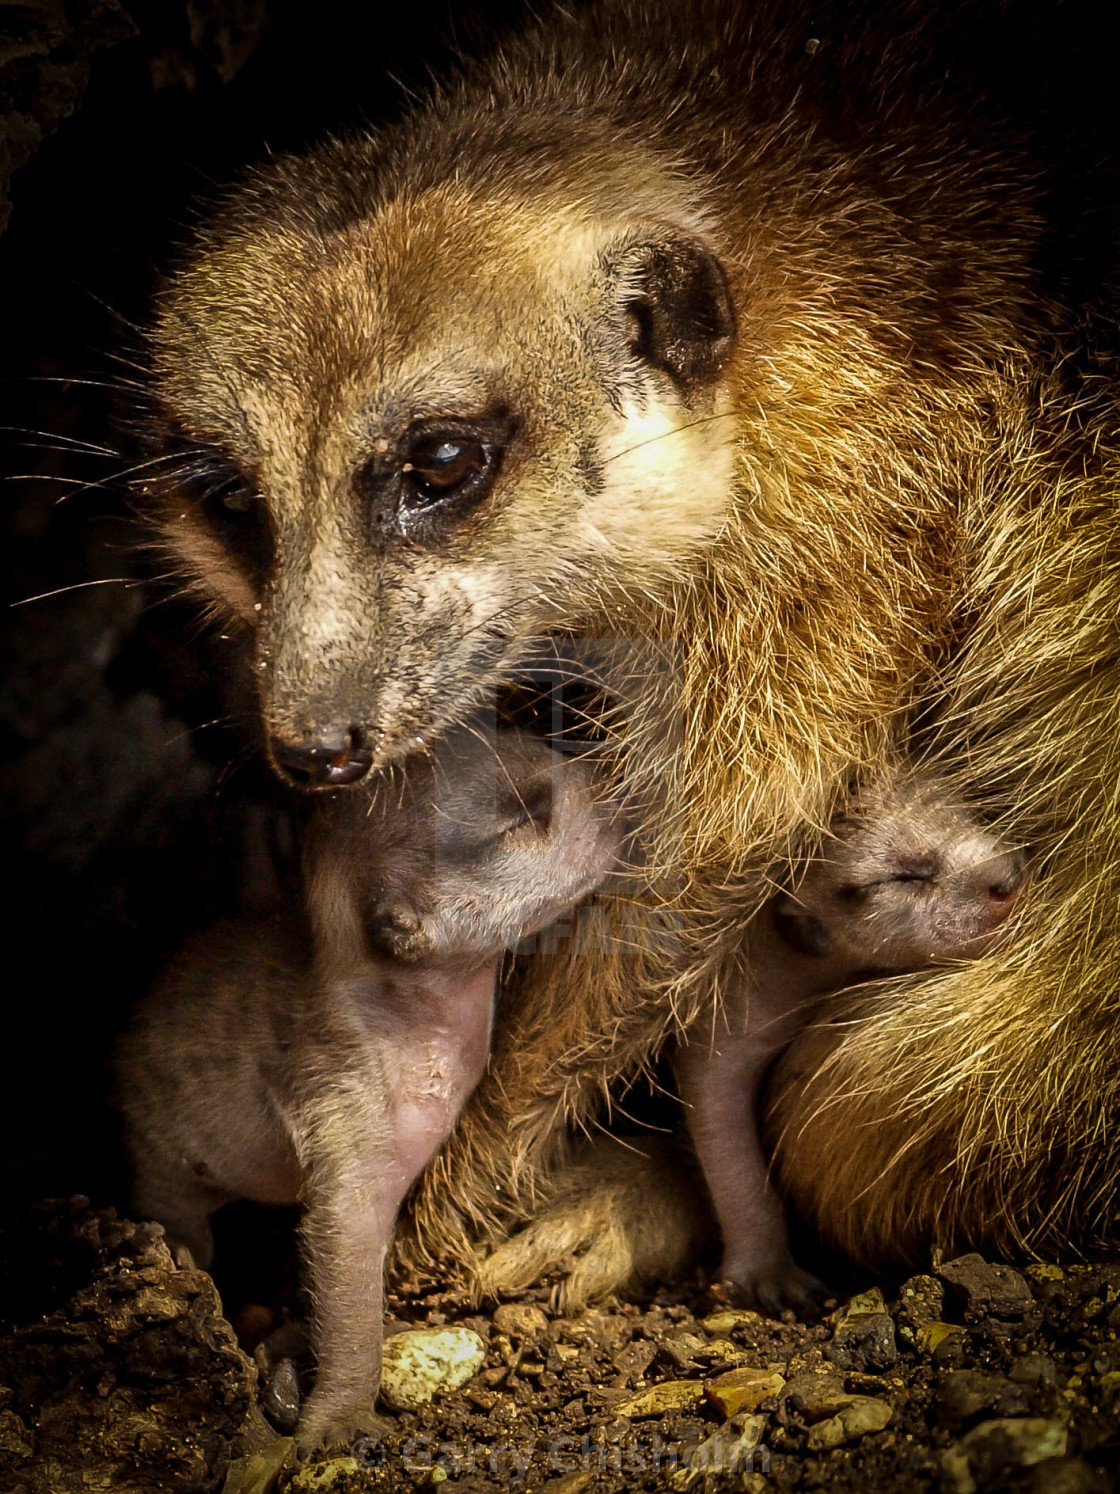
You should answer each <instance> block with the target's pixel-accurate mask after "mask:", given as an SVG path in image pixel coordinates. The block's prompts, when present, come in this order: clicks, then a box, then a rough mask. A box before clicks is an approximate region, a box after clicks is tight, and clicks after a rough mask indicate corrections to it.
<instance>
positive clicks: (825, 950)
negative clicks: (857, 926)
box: [774, 898, 833, 960]
mask: <svg viewBox="0 0 1120 1494" xmlns="http://www.w3.org/2000/svg"><path fill="white" fill-rule="evenodd" d="M774 924H775V926H776V928H777V930H778V933H779V934H780V935H781V936H782V938H783V939H784V940H785V941H786V943H787V944H788V945H789V946H790V948H791V949H794V950H796V951H797V953H798V954H802V955H808V956H810V958H812V959H816V960H822V959H826V958H827V957H828V956H829V955H830V954H831V953H832V950H833V943H832V935H831V934H830V933H829V932H828V930H827V929H826V928H825V926H824V924H823V923H822V922H821V921H820V919H819V918H814V917H813V915H812V914H811V913H805V912H803V911H802V910H801V909H799V908H798V907H796V905H792V906H790V905H788V900H786V899H781V898H780V899H778V901H777V903H776V905H775V907H774Z"/></svg>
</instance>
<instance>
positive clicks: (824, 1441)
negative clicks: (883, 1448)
mask: <svg viewBox="0 0 1120 1494" xmlns="http://www.w3.org/2000/svg"><path fill="white" fill-rule="evenodd" d="M892 1414H893V1413H892V1411H891V1408H890V1406H888V1405H887V1404H886V1402H885V1401H879V1400H876V1399H875V1397H874V1396H870V1395H854V1396H852V1397H851V1399H850V1401H849V1402H848V1404H847V1405H846V1406H844V1407H842V1408H841V1409H840V1410H839V1411H838V1412H837V1413H836V1415H835V1416H830V1417H829V1418H828V1420H827V1421H819V1422H817V1424H816V1426H814V1427H810V1428H809V1439H808V1440H809V1449H810V1451H811V1452H828V1451H830V1450H831V1449H832V1448H834V1447H842V1446H843V1444H844V1443H845V1442H855V1441H857V1440H858V1439H859V1438H860V1437H866V1436H867V1434H868V1433H869V1432H881V1431H882V1430H883V1428H884V1427H885V1426H886V1425H887V1423H888V1422H889V1421H890V1419H891V1416H892Z"/></svg>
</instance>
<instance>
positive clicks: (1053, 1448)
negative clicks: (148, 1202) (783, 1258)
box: [0, 1198, 1120, 1494]
mask: <svg viewBox="0 0 1120 1494" xmlns="http://www.w3.org/2000/svg"><path fill="white" fill-rule="evenodd" d="M280 1238H281V1239H283V1238H284V1236H283V1232H282V1231H281V1234H280ZM288 1239H289V1247H288V1249H289V1258H288V1259H287V1260H284V1259H283V1255H284V1251H283V1249H281V1251H280V1257H281V1261H280V1265H279V1266H277V1267H275V1268H271V1267H270V1268H268V1269H263V1270H262V1275H261V1279H260V1282H259V1283H258V1284H259V1285H261V1286H263V1287H264V1288H265V1290H264V1291H262V1292H260V1293H259V1295H260V1297H261V1298H267V1300H257V1301H254V1300H247V1301H244V1302H243V1303H241V1304H240V1306H239V1307H238V1308H237V1310H236V1312H235V1313H234V1318H235V1322H234V1323H233V1324H231V1323H229V1322H227V1320H226V1319H225V1318H224V1317H223V1316H222V1315H221V1308H220V1303H219V1299H218V1295H217V1291H216V1289H215V1287H214V1284H213V1283H212V1282H211V1280H210V1278H209V1277H208V1276H206V1275H204V1274H203V1273H201V1272H195V1271H179V1270H176V1269H175V1268H174V1266H173V1265H172V1262H171V1259H170V1257H169V1256H168V1254H167V1251H166V1249H165V1247H164V1245H163V1241H162V1238H161V1234H160V1231H159V1230H158V1228H157V1227H155V1226H151V1225H138V1224H133V1223H130V1222H128V1221H125V1220H121V1219H119V1218H118V1217H117V1216H116V1215H115V1214H114V1213H113V1212H112V1211H108V1210H104V1211H94V1210H91V1209H90V1208H89V1206H88V1204H87V1203H86V1201H85V1200H84V1199H81V1198H78V1199H72V1200H70V1201H69V1202H66V1203H48V1204H41V1205H37V1206H36V1207H35V1208H33V1209H32V1210H30V1211H22V1212H21V1213H20V1214H18V1215H17V1216H15V1217H12V1218H9V1219H8V1220H6V1221H5V1222H4V1225H3V1228H2V1230H0V1260H2V1261H3V1266H2V1267H0V1331H2V1334H3V1336H2V1337H0V1489H2V1490H4V1491H5V1494H70V1491H75V1494H77V1491H79V1490H80V1491H82V1494H89V1491H93V1490H112V1491H116V1490H138V1491H155V1490H168V1491H171V1490H174V1491H179V1490H183V1491H187V1490H190V1491H194V1490H199V1491H203V1490H206V1491H210V1490H214V1491H219V1490H220V1491H223V1494H270V1491H276V1494H285V1491H289V1494H313V1491H337V1494H359V1491H381V1490H398V1489H400V1490H408V1489H431V1488H435V1487H436V1486H438V1485H440V1484H446V1485H447V1487H448V1489H449V1490H450V1489H454V1490H462V1491H467V1490H472V1491H474V1490H479V1491H481V1490H484V1489H485V1490H489V1489H507V1488H516V1489H525V1490H546V1491H548V1494H582V1491H584V1490H587V1491H599V1490H603V1491H611V1494H614V1491H622V1490H630V1489H633V1490H639V1489H649V1490H653V1489H658V1490H660V1489H668V1490H677V1491H692V1490H696V1491H699V1494H709V1491H719V1490H747V1491H751V1494H767V1491H771V1490H773V1491H775V1494H778V1491H787V1490H815V1489H827V1490H836V1491H853V1494H855V1491H860V1494H865V1491H877V1494H895V1491H899V1494H910V1491H913V1494H918V1491H927V1490H944V1491H946V1494H991V1491H1004V1490H1008V1491H1011V1490H1014V1491H1022V1494H1108V1491H1110V1490H1113V1489H1115V1488H1116V1487H1117V1485H1116V1482H1115V1475H1116V1470H1117V1466H1118V1463H1120V1338H1118V1330H1120V1264H1118V1263H1108V1264H1096V1265H1094V1264H1067V1265H1064V1266H1055V1265H1044V1266H1040V1265H1035V1266H1027V1267H1026V1268H1025V1269H1024V1270H1022V1271H1019V1270H1014V1269H1012V1268H1011V1267H1009V1266H1006V1265H1000V1264H996V1263H991V1262H987V1261H984V1260H982V1259H981V1258H980V1257H979V1256H976V1255H967V1256H964V1257H962V1258H960V1259H958V1260H956V1261H951V1262H942V1263H938V1264H936V1265H935V1267H934V1268H933V1269H932V1270H931V1273H930V1274H927V1275H917V1276H913V1277H911V1278H909V1279H908V1280H906V1281H903V1282H900V1283H895V1284H884V1287H883V1288H882V1290H881V1291H880V1289H879V1288H873V1289H871V1290H870V1291H867V1292H864V1293H862V1294H860V1295H859V1296H857V1297H855V1298H853V1299H850V1300H849V1301H848V1302H847V1303H845V1304H843V1305H841V1306H839V1307H838V1308H837V1310H836V1311H835V1312H833V1313H832V1314H830V1316H829V1317H828V1318H826V1319H825V1320H824V1321H822V1322H818V1323H812V1324H804V1323H798V1322H795V1321H793V1320H792V1317H789V1316H788V1315H787V1320H786V1321H784V1322H773V1321H769V1320H767V1319H765V1318H762V1317H760V1316H758V1315H757V1314H756V1313H752V1312H747V1311H743V1310H742V1309H736V1308H734V1307H731V1306H729V1305H728V1303H727V1301H726V1300H725V1299H724V1298H722V1297H721V1295H720V1292H719V1290H718V1287H716V1288H713V1287H710V1286H705V1285H703V1284H702V1283H700V1282H699V1281H697V1282H692V1283H689V1284H688V1285H687V1286H686V1287H684V1288H681V1289H678V1290H675V1291H670V1290H662V1291H659V1292H657V1293H656V1294H655V1295H653V1296H652V1297H650V1298H648V1299H646V1300H642V1301H633V1302H612V1303H609V1304H606V1305H604V1306H603V1307H601V1308H597V1309H592V1310H588V1311H586V1312H583V1313H581V1314H579V1315H578V1316H576V1317H570V1318H565V1317H561V1316H557V1315H556V1314H554V1313H553V1312H552V1311H551V1310H550V1308H549V1290H548V1286H547V1284H546V1285H545V1286H543V1287H542V1288H540V1289H539V1290H537V1291H535V1292H532V1293H528V1294H526V1295H525V1296H524V1297H522V1298H520V1299H518V1300H517V1301H516V1302H506V1303H502V1304H500V1305H498V1306H497V1307H495V1308H493V1309H492V1310H487V1311H485V1312H480V1311H479V1310H478V1309H477V1308H475V1307H473V1306H472V1305H471V1304H469V1303H467V1302H465V1301H464V1300H463V1298H462V1297H461V1295H459V1294H457V1293H456V1292H455V1291H450V1290H447V1289H446V1287H443V1286H441V1285H440V1284H438V1283H436V1282H432V1281H427V1282H410V1283H403V1284H399V1286H398V1289H397V1290H396V1291H395V1292H394V1293H393V1294H392V1296H391V1298H390V1313H391V1321H390V1324H389V1333H390V1335H391V1337H390V1339H389V1344H390V1349H389V1351H388V1357H390V1358H393V1357H394V1356H396V1357H398V1358H399V1355H398V1354H397V1350H396V1349H394V1348H393V1347H392V1345H393V1344H394V1341H395V1340H396V1339H397V1337H398V1336H399V1335H407V1334H410V1333H415V1332H416V1331H417V1330H435V1331H437V1332H439V1333H440V1334H441V1335H442V1337H441V1338H440V1340H439V1342H440V1343H442V1344H443V1345H444V1346H445V1347H446V1346H447V1345H451V1346H452V1348H453V1350H454V1352H455V1353H456V1354H459V1356H460V1359H461V1357H462V1353H461V1351H462V1350H463V1348H464V1346H466V1347H467V1350H468V1351H470V1352H469V1355H468V1360H469V1362H467V1363H466V1364H465V1365H464V1366H463V1368H462V1369H461V1370H460V1373H463V1372H464V1370H465V1371H470V1370H473V1371H474V1372H473V1373H471V1374H470V1378H468V1379H467V1380H466V1381H465V1383H463V1384H462V1385H460V1386H459V1388H457V1389H455V1390H453V1391H449V1392H445V1393H437V1394H436V1395H435V1398H434V1399H433V1400H431V1401H430V1402H429V1403H428V1404H415V1403H414V1404H412V1405H410V1406H407V1407H406V1408H405V1409H397V1410H391V1409H386V1410H385V1412H384V1415H383V1417H382V1419H381V1425H380V1426H379V1428H378V1431H377V1434H376V1435H375V1436H370V1437H368V1438H366V1439H364V1440H362V1441H360V1442H358V1443H357V1444H356V1445H355V1447H354V1448H353V1449H352V1450H351V1453H350V1454H349V1455H346V1456H339V1457H335V1458H334V1459H332V1460H327V1461H319V1462H315V1463H308V1464H304V1465H302V1466H301V1465H299V1463H298V1461H297V1459H296V1455H295V1448H294V1444H293V1442H292V1441H291V1438H290V1437H289V1436H287V1435H286V1434H287V1433H288V1432H290V1430H291V1427H292V1425H293V1424H294V1419H295V1416H296V1414H297V1413H298V1396H299V1390H300V1388H302V1390H303V1391H304V1392H306V1388H307V1386H308V1384H309V1383H310V1380H311V1377H312V1374H313V1365H312V1362H311V1359H310V1356H309V1355H308V1352H307V1336H306V1330H305V1327H304V1324H303V1322H302V1304H301V1301H300V1298H299V1294H298V1291H297V1290H296V1288H295V1286H294V1280H295V1277H294V1257H292V1256H291V1250H290V1233H289V1236H288ZM274 1243H275V1242H266V1243H265V1245H264V1246H262V1253H263V1255H264V1256H267V1255H268V1253H269V1250H270V1249H272V1248H273V1245H274ZM233 1290H236V1288H233ZM448 1335H450V1337H448ZM475 1336H477V1337H475ZM239 1339H240V1345H239V1342H238V1340H239ZM410 1342H412V1340H409V1339H407V1338H404V1337H401V1338H400V1342H399V1343H398V1345H397V1348H398V1349H399V1348H400V1346H401V1345H403V1344H408V1343H410ZM472 1356H473V1357H472ZM476 1359H478V1360H480V1361H481V1362H479V1363H478V1364H477V1366H476V1365H475V1363H474V1360H476ZM394 1385H395V1386H396V1390H395V1393H394V1394H392V1395H391V1398H392V1399H396V1400H397V1401H398V1404H402V1403H403V1401H407V1400H408V1399H409V1397H410V1396H412V1398H413V1400H415V1389H416V1388H415V1385H413V1386H412V1387H411V1389H410V1387H409V1385H408V1384H407V1383H406V1382H404V1381H403V1380H394ZM402 1398H403V1401H402Z"/></svg>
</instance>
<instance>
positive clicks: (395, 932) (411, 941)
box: [308, 728, 626, 967]
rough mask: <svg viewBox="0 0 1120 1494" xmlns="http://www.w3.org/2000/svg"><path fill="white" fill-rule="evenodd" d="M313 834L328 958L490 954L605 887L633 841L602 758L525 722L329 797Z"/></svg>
mask: <svg viewBox="0 0 1120 1494" xmlns="http://www.w3.org/2000/svg"><path fill="white" fill-rule="evenodd" d="M318 810H319V812H318V815H317V817H316V822H315V825H314V829H313V833H312V836H311V838H310V841H309V853H308V870H309V873H310V875H309V879H308V880H309V893H310V909H311V919H312V925H313V928H314V930H315V936H316V942H317V949H318V958H319V962H320V965H323V966H330V965H332V964H333V965H337V966H341V967H347V966H352V965H354V964H356V963H360V962H361V960H362V959H363V958H365V957H366V956H367V955H370V954H372V955H373V956H375V957H376V956H379V955H383V956H389V957H391V958H393V959H395V960H397V961H398V962H402V963H405V964H426V963H429V962H431V961H434V960H436V961H438V960H447V959H457V958H466V959H475V960H477V959H489V958H493V957H494V956H496V955H497V954H499V953H500V952H501V951H502V950H503V949H512V948H514V947H515V946H516V945H517V944H518V943H519V942H520V940H521V939H523V938H524V937H526V936H527V935H529V934H532V933H535V932H537V931H538V930H540V929H542V928H544V927H546V926H547V925H548V924H550V923H552V922H554V921H555V920H556V919H557V918H558V917H560V915H561V914H562V913H565V912H566V911H567V910H568V909H570V908H571V907H573V906H574V905H575V904H576V903H578V902H579V901H580V900H581V899H582V898H584V897H586V896H587V895H588V894H589V893H590V892H592V891H594V890H595V888H596V887H598V886H599V885H600V883H601V882H602V881H603V879H604V878H605V877H606V876H607V874H608V873H609V872H610V871H611V869H612V868H613V866H614V865H615V862H616V859H617V857H618V855H619V851H620V847H621V844H622V841H623V839H624V837H625V833H626V827H625V818H626V816H625V813H624V810H623V807H622V806H621V805H620V804H619V803H618V802H617V801H616V800H614V799H612V798H611V797H610V796H609V794H608V793H607V791H606V788H605V786H604V784H603V783H602V782H601V779H600V774H599V773H598V771H597V769H596V766H595V764H594V763H593V762H592V761H591V760H590V759H586V758H585V759H569V760H565V759H564V758H563V757H562V756H561V755H560V754H559V753H557V752H554V751H553V750H552V749H551V748H549V746H548V745H547V743H545V742H543V741H541V740H540V739H539V738H535V737H532V736H529V735H526V734H524V733H521V732H516V731H511V730H502V731H499V732H498V733H497V734H496V735H491V734H489V733H486V732H483V731H481V730H478V729H477V728H475V729H469V728H464V729H460V730H455V731H452V732H450V733H449V734H448V735H447V737H445V738H444V739H443V740H441V742H440V743H439V745H438V748H437V749H436V751H435V752H434V753H433V754H432V755H431V756H430V757H426V758H423V759H419V760H417V761H413V762H411V763H409V764H408V765H407V766H406V769H405V771H404V773H403V774H401V773H392V774H386V775H383V776H382V778H381V780H380V782H379V781H378V780H377V779H374V780H373V782H372V794H371V796H367V795H366V794H365V793H363V792H359V793H356V794H346V795H331V796H329V797H328V798H327V799H326V800H325V801H320V804H319V806H318Z"/></svg>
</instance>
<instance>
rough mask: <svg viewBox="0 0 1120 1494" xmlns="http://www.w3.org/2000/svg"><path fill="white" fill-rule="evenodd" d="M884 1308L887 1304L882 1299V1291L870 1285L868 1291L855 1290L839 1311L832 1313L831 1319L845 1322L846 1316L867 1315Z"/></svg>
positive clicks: (879, 1311) (884, 1309)
mask: <svg viewBox="0 0 1120 1494" xmlns="http://www.w3.org/2000/svg"><path fill="white" fill-rule="evenodd" d="M886 1310H887V1304H886V1303H885V1302H884V1301H883V1294H882V1292H881V1291H880V1290H879V1288H878V1287H871V1288H870V1290H869V1291H866V1292H857V1293H856V1295H855V1296H854V1297H851V1298H849V1299H848V1301H847V1302H845V1304H844V1306H843V1307H842V1308H841V1309H840V1311H839V1312H837V1313H834V1314H833V1319H834V1321H835V1322H846V1321H847V1319H848V1318H860V1317H867V1316H868V1315H869V1314H879V1313H884V1312H886Z"/></svg>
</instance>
